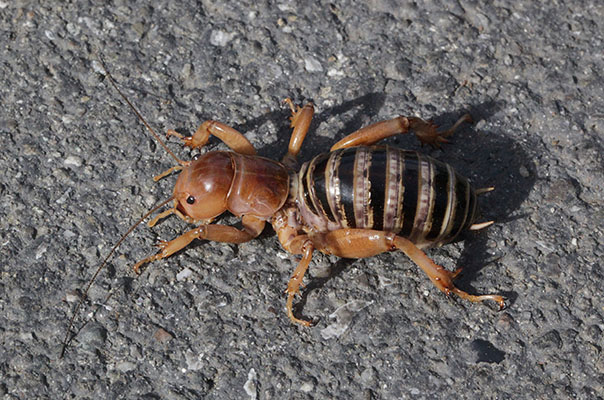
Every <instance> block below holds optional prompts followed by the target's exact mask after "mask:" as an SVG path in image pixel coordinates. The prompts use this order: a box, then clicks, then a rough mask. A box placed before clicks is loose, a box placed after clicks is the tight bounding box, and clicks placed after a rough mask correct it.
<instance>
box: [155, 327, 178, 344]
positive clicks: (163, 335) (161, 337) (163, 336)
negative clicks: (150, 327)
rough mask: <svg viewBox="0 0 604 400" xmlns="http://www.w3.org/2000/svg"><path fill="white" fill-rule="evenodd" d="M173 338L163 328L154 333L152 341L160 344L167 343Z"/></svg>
mask: <svg viewBox="0 0 604 400" xmlns="http://www.w3.org/2000/svg"><path fill="white" fill-rule="evenodd" d="M173 337H174V336H172V334H171V333H170V332H168V331H166V330H165V329H163V328H159V329H157V330H156V331H155V333H154V334H153V339H155V340H157V341H158V342H160V343H163V342H168V341H170V340H172V338H173Z"/></svg>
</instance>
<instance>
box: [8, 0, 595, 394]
mask: <svg viewBox="0 0 604 400" xmlns="http://www.w3.org/2000/svg"><path fill="white" fill-rule="evenodd" d="M449 3H450V4H449ZM40 4H41V5H40ZM100 4H103V5H102V6H100ZM603 20H604V6H603V5H602V3H601V2H598V1H573V2H563V1H562V2H561V1H558V2H550V3H547V4H546V3H543V4H540V2H528V1H519V2H514V1H509V2H506V1H503V2H494V3H493V4H491V5H481V4H480V2H468V1H459V2H442V3H441V2H433V1H430V2H427V3H425V4H422V2H397V1H391V0H390V1H389V0H373V1H368V2H354V3H353V2H348V1H336V2H331V3H327V2H325V3H323V4H320V3H314V2H294V1H280V2H241V3H239V2H226V3H225V2H211V1H201V2H193V1H189V2H182V3H176V2H171V1H155V2H148V4H147V5H145V4H144V3H143V4H141V3H136V4H135V3H134V2H124V1H115V2H110V3H106V5H105V2H91V1H76V2H72V3H70V4H66V3H64V2H52V1H50V2H42V3H38V2H25V1H16V2H9V1H0V29H1V31H2V38H1V39H0V44H1V47H0V81H1V83H2V84H1V85H0V101H1V104H2V110H1V111H0V143H1V145H0V146H2V151H0V170H1V171H2V173H1V174H0V193H1V196H0V201H1V205H0V239H1V240H0V246H1V247H0V252H1V253H0V254H1V256H0V257H1V258H0V259H1V272H2V275H1V277H0V288H1V290H0V310H1V314H0V341H1V343H2V348H3V351H2V352H1V354H0V395H1V396H2V397H3V398H5V399H34V398H49V399H57V398H68V399H80V398H89V399H100V398H115V399H122V398H124V399H160V398H161V399H197V398H208V399H256V398H257V399H284V398H287V399H313V398H316V399H327V398H331V399H433V398H455V399H458V398H468V399H477V398H488V399H552V398H556V399H558V398H559V399H563V398H579V399H597V398H600V399H601V398H603V397H604V355H603V353H602V351H603V348H604V339H603V338H602V331H603V330H604V307H603V302H602V285H603V282H604V274H603V271H602V258H603V256H604V245H603V238H602V232H603V229H604V227H603V223H602V221H603V220H604V212H603V210H604V208H603V195H602V194H603V193H604V174H603V172H604V165H603V162H602V154H603V137H604V134H603V124H604V122H603V119H604V89H603V87H604V86H603V84H602V82H603V76H602V75H603V68H604V60H603V49H604V41H603V32H604V27H603V22H602V21H603ZM98 54H102V55H103V57H104V59H105V60H106V62H107V65H108V67H109V68H110V69H111V71H112V73H113V75H114V77H115V78H116V80H117V81H118V82H119V84H120V86H121V87H122V89H123V90H124V91H125V92H126V94H127V95H128V97H129V98H130V100H131V101H132V102H134V103H135V104H136V105H137V106H138V107H139V108H140V110H141V112H142V114H143V115H144V116H145V118H146V119H147V120H148V122H149V123H150V124H151V125H152V126H153V127H155V128H156V129H157V130H158V131H159V132H161V133H163V132H165V131H166V130H167V129H170V128H175V129H177V130H179V131H180V132H182V133H185V134H191V133H192V132H194V131H195V129H196V128H197V126H198V125H199V124H200V123H201V122H202V121H204V120H206V119H217V120H220V121H222V122H225V123H228V124H231V125H233V126H234V127H236V128H237V129H239V130H241V131H242V132H244V133H245V134H246V136H247V137H248V138H249V139H250V141H251V142H252V143H253V145H254V146H256V148H258V149H259V153H260V154H261V155H263V156H267V157H271V158H275V159H279V158H280V157H281V156H282V155H283V154H284V151H285V149H286V146H287V143H288V140H289V132H290V130H289V127H288V124H289V123H288V117H289V110H288V109H287V107H286V106H285V105H283V104H282V100H283V99H284V98H286V97H291V98H292V99H294V101H296V102H297V103H302V102H304V101H313V102H314V103H315V104H316V109H317V114H316V117H315V120H314V122H313V124H312V126H311V132H310V134H309V136H308V138H307V141H306V143H305V146H304V149H303V152H302V154H301V158H302V159H303V160H308V159H309V158H311V157H312V156H313V155H315V154H317V153H319V152H321V151H324V150H325V149H327V148H328V147H329V146H330V145H331V144H332V143H334V142H335V141H336V140H338V139H340V138H342V137H343V136H345V135H346V134H347V133H349V132H352V131H354V130H355V129H358V128H360V127H362V126H364V125H367V124H369V123H371V122H375V121H378V120H380V119H385V118H391V117H394V116H397V115H417V116H421V117H424V118H432V119H434V120H435V121H436V122H437V123H439V124H441V125H448V124H451V123H453V122H454V121H455V120H456V119H457V118H458V117H459V116H460V115H461V114H463V113H464V112H466V111H469V112H470V113H471V114H472V115H473V117H474V119H475V121H476V123H475V124H474V125H471V126H464V127H463V128H462V129H460V130H459V131H458V132H457V133H456V134H455V136H454V137H453V138H452V142H453V143H451V144H448V145H446V146H445V147H444V150H433V149H430V148H423V149H421V148H420V146H419V145H418V143H417V141H416V140H415V138H413V137H412V136H408V137H397V138H394V139H392V140H390V141H389V143H390V144H393V145H397V146H399V147H404V148H410V149H421V151H423V152H425V153H426V154H429V155H431V156H433V157H435V158H438V159H440V160H442V161H445V162H448V163H450V164H452V165H453V166H454V167H455V168H456V169H457V170H458V171H459V172H460V173H462V174H463V175H465V176H468V177H469V178H470V179H471V180H472V181H473V182H474V183H475V186H476V187H484V186H490V185H493V186H495V187H496V190H495V191H494V192H492V193H490V194H488V195H484V196H482V197H481V208H482V210H483V214H484V218H485V219H494V220H496V222H497V223H496V224H495V225H494V226H492V227H490V228H488V229H486V230H484V231H480V232H476V233H471V234H470V233H469V234H467V235H465V237H464V240H462V241H460V242H457V243H454V244H450V245H447V246H444V247H442V248H439V249H433V250H430V251H429V252H428V254H429V255H430V256H431V257H432V258H433V259H434V260H435V261H436V262H438V263H441V264H442V265H445V266H446V267H447V268H450V269H452V268H455V267H456V266H458V265H462V266H464V268H465V273H464V275H463V276H462V277H461V278H460V279H459V286H460V287H461V288H462V289H464V290H467V291H469V292H471V293H477V294H480V293H501V294H504V295H505V296H506V297H507V298H508V308H507V309H506V310H504V311H501V312H499V311H497V309H496V307H495V306H494V305H492V304H471V303H467V302H464V301H461V300H459V299H457V298H447V297H446V296H444V295H443V294H442V293H440V292H438V290H437V289H436V288H434V287H433V285H432V284H431V283H430V281H429V280H428V279H427V278H426V277H425V276H424V275H423V273H422V272H421V271H420V270H419V269H418V268H417V267H416V266H415V265H414V264H413V263H412V262H411V261H409V260H408V259H407V258H406V257H405V256H404V255H403V254H400V253H389V254H383V255H380V256H377V257H373V258H368V259H363V260H339V259H337V258H336V257H332V256H325V255H321V254H316V255H315V257H314V258H313V261H312V263H311V268H310V274H309V276H308V277H307V278H308V279H307V280H306V284H307V286H306V288H305V289H304V291H303V296H302V298H301V299H299V300H298V304H300V306H299V307H298V308H297V312H299V313H300V314H301V315H304V316H307V317H319V318H320V320H319V322H318V324H317V325H316V326H315V327H313V328H302V327H299V326H294V325H292V324H291V323H290V322H289V320H288V318H287V316H286V314H285V311H284V305H285V296H284V295H283V291H284V289H285V287H286V284H287V281H288V278H289V275H290V274H291V272H292V271H293V268H294V266H295V264H296V258H295V256H292V255H290V254H288V253H286V252H285V251H284V250H283V249H282V248H281V247H280V245H279V243H278V241H277V239H276V237H275V235H274V232H273V231H272V230H271V229H270V228H267V229H266V230H265V231H264V233H263V234H262V235H261V237H260V238H259V239H257V240H254V241H252V242H250V243H247V244H243V245H240V246H234V245H229V244H220V243H210V242H197V243H195V244H193V245H191V246H189V247H188V248H187V249H185V250H184V251H182V252H180V253H178V254H177V255H175V256H173V257H171V258H169V259H166V260H162V261H160V262H156V263H153V264H151V265H149V266H148V267H147V268H146V269H145V270H144V273H143V274H142V275H141V276H140V277H138V278H137V277H136V276H135V274H134V273H133V271H132V269H131V266H132V265H133V264H134V263H135V262H136V261H137V260H140V259H141V258H143V257H145V256H147V255H149V254H151V253H152V252H154V251H155V248H154V244H155V243H156V242H157V241H158V240H159V239H160V238H161V239H170V238H173V237H175V236H177V235H178V234H179V233H181V232H183V231H184V230H186V229H187V228H188V227H187V224H185V223H184V222H183V221H181V220H179V219H178V218H175V217H171V218H168V219H166V220H165V221H163V222H162V223H161V224H158V225H157V226H156V227H154V228H149V227H147V226H146V225H144V224H143V225H141V226H140V227H138V228H137V229H136V230H135V231H134V233H133V234H132V235H131V236H130V237H128V239H127V240H126V241H125V242H124V243H123V244H122V245H121V246H120V248H119V249H118V251H117V254H116V256H115V257H113V258H112V259H111V260H110V262H109V264H108V266H107V268H106V270H105V271H104V272H103V273H102V274H101V276H100V277H99V279H98V281H97V282H96V283H95V285H94V286H93V288H92V289H91V291H90V293H89V294H88V300H87V301H86V303H85V305H84V307H83V309H82V310H81V311H80V312H79V314H80V315H79V316H78V318H77V321H76V326H77V327H78V328H79V327H81V326H82V324H83V323H84V321H88V323H86V324H85V325H84V326H83V328H82V329H81V330H80V331H79V333H78V335H77V336H76V337H75V338H74V340H73V341H72V342H71V343H70V346H69V347H68V349H67V352H66V354H65V357H64V358H62V359H59V357H58V356H59V352H60V349H61V341H62V340H63V337H64V335H65V331H66V329H67V325H68V320H69V318H70V317H71V315H72V312H73V308H74V306H75V302H76V301H77V300H78V296H79V293H80V292H79V289H80V288H82V287H83V286H84V285H85V284H86V282H87V280H88V279H89V278H90V277H91V275H92V274H93V273H94V270H95V268H96V267H97V266H98V264H99V262H100V260H101V259H102V258H103V257H104V256H105V255H106V254H107V253H108V251H109V249H110V248H111V247H112V246H113V245H114V244H115V243H116V241H117V240H118V239H119V237H120V235H121V234H123V233H124V232H125V231H126V230H127V229H128V227H129V226H130V225H132V224H133V223H134V222H135V221H136V220H137V219H138V218H139V217H140V216H141V215H143V214H144V212H145V211H146V210H148V209H150V208H151V207H152V206H153V205H154V204H156V203H158V202H159V201H161V200H163V199H166V198H168V197H169V196H170V194H171V190H172V186H173V184H174V180H175V178H174V177H169V178H166V179H164V180H162V181H160V182H159V183H154V182H153V180H152V177H153V176H154V175H156V174H158V173H160V172H161V171H163V170H165V169H167V168H169V167H170V166H172V164H173V161H172V160H171V158H170V157H169V156H168V155H167V154H166V153H165V152H164V151H163V149H162V148H161V147H159V146H158V145H157V144H156V143H155V142H154V140H153V139H152V138H151V137H150V136H149V134H148V133H147V132H146V131H145V129H144V127H143V126H142V124H141V123H140V122H139V121H138V120H137V118H136V116H135V115H134V114H133V113H132V112H131V111H130V110H129V109H128V108H127V107H126V106H125V104H124V103H123V101H122V100H121V99H120V98H119V96H118V95H117V93H116V92H115V90H114V89H113V88H112V87H110V86H109V84H108V82H107V80H106V79H105V78H104V76H103V74H102V73H101V69H100V66H99V63H98V61H97V59H98V58H97V57H98ZM169 146H170V147H171V148H172V149H173V151H175V152H177V154H179V155H180V156H181V157H183V158H189V157H191V156H192V153H191V152H189V151H188V150H186V149H183V148H182V146H181V145H180V143H178V141H176V140H172V141H170V144H169ZM209 148H210V149H223V148H224V147H223V145H221V144H220V143H219V142H218V141H216V140H212V141H211V142H210V146H209ZM220 222H222V223H228V224H234V223H236V222H237V220H236V219H235V218H233V217H228V216H227V217H225V218H223V219H222V220H221V221H220ZM108 293H113V294H112V295H111V297H110V298H109V299H106V296H107V294H108Z"/></svg>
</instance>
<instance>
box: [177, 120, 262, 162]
mask: <svg viewBox="0 0 604 400" xmlns="http://www.w3.org/2000/svg"><path fill="white" fill-rule="evenodd" d="M166 135H167V136H176V137H178V138H180V139H182V140H183V142H184V144H185V146H189V147H190V148H192V149H196V148H198V147H202V146H204V145H205V144H206V143H207V142H208V139H209V138H210V135H214V136H216V137H217V138H218V139H220V140H222V141H223V142H224V144H226V145H227V146H229V148H231V149H232V150H233V151H235V152H237V153H239V154H247V155H255V154H256V149H254V146H252V144H251V143H250V141H249V140H247V139H246V138H245V136H243V134H242V133H241V132H239V131H238V130H236V129H235V128H231V127H230V126H228V125H226V124H223V123H222V122H218V121H212V120H209V121H205V122H204V123H203V124H201V125H200V126H199V128H198V129H197V131H195V133H194V134H193V136H183V135H181V134H180V133H178V132H176V131H175V130H173V129H170V130H168V132H167V133H166Z"/></svg>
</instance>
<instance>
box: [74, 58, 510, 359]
mask: <svg viewBox="0 0 604 400" xmlns="http://www.w3.org/2000/svg"><path fill="white" fill-rule="evenodd" d="M101 63H102V61H101ZM103 67H104V64H103ZM104 69H105V75H106V77H107V78H108V80H109V81H110V83H111V84H112V85H113V86H114V88H115V89H116V90H117V91H118V93H119V94H120V95H121V96H122V97H123V99H124V100H125V101H126V103H127V104H128V105H129V106H130V107H131V108H132V110H133V111H134V113H135V114H136V115H137V116H138V118H139V119H140V120H141V121H142V123H143V124H144V125H145V126H146V127H147V128H148V130H149V131H150V132H151V134H152V135H153V136H154V137H155V138H156V140H157V141H158V142H159V143H160V144H161V145H162V146H163V147H164V148H165V149H166V150H167V151H168V153H169V154H170V155H171V156H172V157H173V158H174V159H175V160H176V162H177V165H176V166H174V167H172V168H170V169H168V170H167V171H165V172H163V173H162V174H160V175H158V176H156V177H155V178H154V179H155V180H156V181H157V180H159V179H161V178H163V177H165V176H167V175H169V174H171V173H173V172H177V171H179V172H180V175H179V177H178V179H177V181H176V184H175V186H174V192H173V194H172V196H171V197H170V198H169V199H168V200H166V201H164V202H163V203H162V204H160V205H159V206H157V207H155V208H154V209H153V210H151V211H149V212H148V213H147V214H145V215H144V216H143V217H142V218H141V219H140V220H139V221H138V222H137V223H136V224H135V225H134V226H133V227H131V228H130V229H129V230H128V232H127V233H126V234H125V235H124V236H123V237H122V238H121V239H120V240H119V241H118V243H117V244H116V245H115V246H114V247H113V249H112V250H111V251H110V253H109V254H108V255H107V257H106V258H105V260H104V261H103V263H102V264H101V266H100V267H99V269H98V270H97V271H96V273H95V274H94V276H93V278H92V279H91V280H90V282H89V284H88V286H87V288H86V290H85V294H86V293H87V291H88V289H89V288H90V285H92V282H93V281H94V279H95V278H96V276H97V275H98V273H99V272H100V270H101V269H102V267H103V266H104V265H105V263H106V262H107V259H108V258H109V257H110V256H111V254H112V253H113V252H114V251H115V249H116V248H117V246H119V244H120V243H121V242H122V241H123V240H124V238H125V237H126V236H127V235H128V234H129V233H130V232H132V230H133V229H134V228H135V227H136V226H137V225H138V224H139V223H140V222H142V221H143V220H144V219H145V218H146V217H148V216H150V215H151V214H152V213H153V212H155V211H156V210H158V209H159V208H161V207H163V206H165V205H166V204H168V203H170V202H172V203H173V206H172V207H171V208H169V209H167V210H165V211H163V212H161V213H159V215H157V216H156V217H155V218H153V219H152V220H151V221H150V222H149V223H148V225H149V226H153V225H155V224H156V223H157V222H158V221H159V220H160V219H162V218H165V217H167V216H169V215H171V214H175V215H177V216H178V217H180V218H181V219H183V220H184V221H186V222H188V223H191V224H195V225H196V227H195V228H193V229H191V230H189V231H187V232H185V233H183V234H182V235H180V236H178V237H176V238H175V239H172V240H170V241H162V242H160V243H159V244H158V247H159V249H160V250H159V252H158V253H156V254H154V255H151V256H149V257H147V258H145V259H143V260H141V261H139V262H137V263H136V264H135V265H134V270H135V272H136V273H139V272H140V267H141V266H142V265H144V264H146V263H150V262H153V261H157V260H161V259H163V258H166V257H169V256H170V255H172V254H174V253H176V252H177V251H179V250H182V249H183V248H185V247H186V246H187V245H189V243H191V242H192V241H193V240H195V239H200V240H208V241H217V242H227V243H244V242H247V241H250V240H252V239H254V238H255V237H257V236H258V235H259V234H260V233H261V232H262V230H263V229H264V227H265V225H266V224H267V223H269V224H271V225H272V226H273V228H274V230H275V232H276V233H277V236H278V239H279V241H280V243H281V245H282V246H283V248H284V249H285V250H287V251H288V252H290V253H292V254H295V255H299V256H301V260H300V261H299V263H298V265H297V267H296V268H295V270H294V272H293V274H292V276H291V278H290V280H289V283H288V285H287V289H286V291H285V292H286V294H287V300H286V309H287V315H288V316H289V318H290V320H291V321H293V322H294V323H297V324H301V325H304V326H311V325H312V322H311V321H308V320H305V319H301V318H298V317H296V316H295V315H294V312H293V300H294V297H295V296H296V295H297V294H299V293H300V286H302V281H303V278H304V275H305V273H306V271H307V269H308V266H309V263H310V261H311V259H312V256H313V252H314V251H315V250H318V251H321V252H323V253H325V254H334V255H336V256H339V257H345V258H363V257H370V256H374V255H377V254H379V253H383V252H386V251H393V250H401V251H402V252H403V253H405V254H406V255H407V256H408V257H409V258H410V259H411V260H413V261H414V262H415V263H416V264H417V265H418V266H419V267H420V268H421V269H422V270H423V271H424V272H425V273H426V274H427V275H428V277H429V278H430V280H431V281H432V282H433V283H434V285H435V286H436V287H437V288H438V289H440V290H441V291H442V292H444V293H445V294H446V295H449V294H450V293H454V294H456V295H457V296H459V297H461V298H463V299H466V300H469V301H472V302H479V301H484V300H492V301H495V302H496V303H498V304H499V307H500V309H502V308H504V307H505V302H504V298H503V297H502V296H499V295H480V296H477V295H471V294H468V293H466V292H464V291H462V290H460V289H459V288H457V287H456V286H455V285H454V283H453V280H454V279H455V277H457V276H458V274H459V273H460V271H461V268H458V269H457V270H455V271H452V272H451V271H448V270H446V269H445V268H443V267H441V266H439V265H437V264H435V263H434V262H433V261H432V260H431V259H430V258H429V257H428V256H427V255H426V254H425V253H424V252H423V251H422V249H424V248H427V247H431V246H440V245H442V244H444V243H447V242H450V241H452V240H453V239H455V238H456V237H457V236H458V234H459V233H460V232H462V231H464V230H465V229H473V230H476V229H481V228H484V227H486V226H488V225H490V224H491V223H492V221H489V222H483V223H476V222H475V219H476V217H477V210H478V207H477V201H476V196H477V194H480V193H483V192H486V191H489V190H491V189H492V188H486V189H480V190H476V191H475V190H473V189H472V188H471V187H470V184H469V183H468V181H467V180H466V179H465V178H463V177H462V176H460V175H459V174H457V173H456V172H455V171H454V170H453V168H452V167H451V166H449V165H447V164H445V163H442V162H440V161H437V160H435V159H432V158H430V157H428V156H425V155H422V154H420V153H417V152H413V151H405V150H400V149H397V148H394V147H390V146H376V145H375V143H377V142H379V141H380V140H382V139H385V138H387V137H391V136H394V135H398V134H405V133H408V132H410V131H414V132H415V134H416V136H417V137H418V139H419V140H420V141H421V142H422V143H425V144H430V145H432V146H439V145H440V144H441V143H445V142H447V140H446V137H448V136H450V135H451V134H452V133H453V132H454V131H455V130H456V129H457V127H458V126H459V125H460V124H462V123H463V122H471V118H470V116H469V115H464V116H463V117H462V118H460V119H459V120H458V121H457V122H456V123H455V124H454V125H453V126H452V127H451V128H450V129H448V130H445V131H441V132H438V131H437V127H436V125H434V124H433V123H431V122H426V121H424V120H422V119H420V118H416V117H402V116H401V117H397V118H393V119H390V120H386V121H382V122H378V123H375V124H373V125H370V126H367V127H365V128H362V129H360V130H358V131H356V132H354V133H352V134H350V135H348V136H346V137H345V138H344V139H342V140H340V141H339V142H337V143H336V144H334V145H333V146H332V147H331V149H330V151H329V152H327V153H323V154H320V155H317V156H315V157H314V158H313V159H311V160H310V161H309V162H306V163H304V164H303V165H302V166H301V167H300V168H299V169H296V168H295V165H296V158H297V155H298V153H299V152H300V149H301V147H302V143H303V141H304V138H305V136H306V134H307V132H308V129H309V126H310V123H311V120H312V117H313V114H314V107H313V105H312V104H311V103H308V104H306V105H304V106H303V107H298V106H295V105H294V104H293V102H292V101H291V100H289V99H287V100H285V101H286V102H287V104H288V105H289V107H290V109H291V113H292V116H291V127H292V128H293V131H292V134H291V139H290V142H289V146H288V149H287V154H286V155H285V156H284V158H283V159H282V161H281V162H277V161H274V160H270V159H268V158H264V157H260V156H258V155H256V150H255V149H254V147H253V146H252V144H251V143H250V142H249V141H248V140H247V139H246V138H245V136H243V135H242V134H241V133H240V132H238V131H237V130H235V129H233V128H231V127H229V126H227V125H225V124H223V123H221V122H217V121H206V122H204V123H202V124H201V126H200V127H199V129H197V131H196V132H195V133H194V134H193V135H192V136H188V137H185V136H183V135H181V134H179V133H177V132H175V131H173V130H169V131H168V133H167V136H176V137H178V138H179V139H181V140H182V141H183V142H184V145H185V146H188V147H191V148H200V147H203V146H204V145H205V144H206V143H207V141H208V139H209V137H210V135H213V136H216V137H217V138H219V139H220V140H221V141H222V142H224V143H225V144H226V145H227V146H228V147H229V148H230V150H231V151H209V152H206V153H204V154H202V155H199V156H195V157H194V158H193V159H192V160H191V161H183V160H180V159H179V158H178V157H176V156H175V155H174V154H173V153H172V152H171V151H170V149H169V148H168V147H167V146H166V145H165V144H164V142H163V141H162V140H161V138H160V137H159V136H158V135H157V134H156V133H155V131H154V130H153V129H152V128H151V127H150V126H149V124H148V123H147V122H146V121H145V120H144V119H143V117H142V116H141V115H140V113H139V112H138V110H137V109H136V108H135V107H134V105H132V103H131V102H130V101H129V100H128V99H127V98H126V96H125V95H124V94H123V93H122V92H121V91H120V90H119V88H118V86H117V84H116V83H115V82H114V80H113V78H112V77H111V75H110V74H109V72H108V71H107V69H106V68H105V67H104ZM227 211H228V212H230V213H232V214H234V215H235V216H237V217H240V218H241V222H242V228H241V229H238V228H236V227H233V226H227V225H221V224H213V223H212V222H213V220H214V219H215V218H216V217H218V216H219V215H221V214H223V213H225V212H227ZM82 301H83V299H82ZM82 301H80V303H79V304H78V306H76V309H75V311H74V315H73V317H72V319H71V322H70V326H69V328H68V332H67V336H66V338H65V341H64V345H63V350H62V354H63V352H64V350H65V346H66V345H67V343H68V342H69V334H70V331H71V328H72V326H73V321H74V318H75V315H76V314H77V311H78V309H79V307H80V305H81V304H82Z"/></svg>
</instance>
